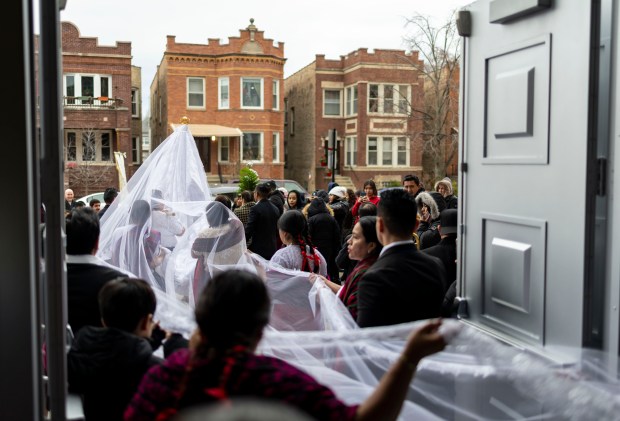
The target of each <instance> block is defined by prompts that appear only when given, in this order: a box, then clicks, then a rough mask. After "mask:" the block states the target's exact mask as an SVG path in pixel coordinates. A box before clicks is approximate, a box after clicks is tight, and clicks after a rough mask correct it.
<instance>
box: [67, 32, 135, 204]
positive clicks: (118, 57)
mask: <svg viewBox="0 0 620 421" xmlns="http://www.w3.org/2000/svg"><path fill="white" fill-rule="evenodd" d="M61 26H62V73H63V93H62V95H63V110H64V117H63V120H64V132H63V136H64V139H63V141H64V154H65V155H64V157H65V163H66V164H65V186H67V187H70V188H72V189H73V190H74V192H75V194H76V196H77V197H79V196H81V195H86V194H88V193H92V192H97V191H103V190H104V189H105V188H106V187H110V186H117V187H118V186H119V172H118V171H117V165H116V163H115V152H121V153H123V161H124V162H122V167H123V168H124V171H125V173H126V176H127V178H129V177H131V175H132V174H133V173H134V172H135V171H136V170H137V167H138V162H137V161H136V162H134V161H133V160H132V158H131V157H132V138H133V137H135V136H137V137H138V138H140V137H141V127H140V126H139V124H138V125H134V124H133V122H134V120H136V119H137V121H138V122H139V120H140V111H139V109H140V107H139V103H140V100H139V91H140V68H139V67H132V65H131V43H130V42H117V43H116V45H115V46H102V45H99V43H98V40H97V38H88V37H80V33H79V30H78V28H77V27H76V26H75V25H74V24H72V23H69V22H62V24H61ZM134 101H135V107H134ZM134 111H135V112H136V114H135V115H134V114H133V112H134ZM120 164H121V163H119V165H120Z"/></svg>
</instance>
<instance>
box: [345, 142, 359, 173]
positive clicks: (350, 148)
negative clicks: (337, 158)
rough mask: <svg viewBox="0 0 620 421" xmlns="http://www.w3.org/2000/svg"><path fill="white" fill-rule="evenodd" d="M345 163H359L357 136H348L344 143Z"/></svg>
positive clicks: (347, 164)
mask: <svg viewBox="0 0 620 421" xmlns="http://www.w3.org/2000/svg"><path fill="white" fill-rule="evenodd" d="M344 165H346V166H347V167H351V166H355V165H357V137H356V136H348V137H347V138H345V143H344Z"/></svg>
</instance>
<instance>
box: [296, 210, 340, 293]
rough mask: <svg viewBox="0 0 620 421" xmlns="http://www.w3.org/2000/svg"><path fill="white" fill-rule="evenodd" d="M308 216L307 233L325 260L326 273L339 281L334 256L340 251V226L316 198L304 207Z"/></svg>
mask: <svg viewBox="0 0 620 421" xmlns="http://www.w3.org/2000/svg"><path fill="white" fill-rule="evenodd" d="M304 211H305V212H306V213H307V218H308V234H309V235H310V240H311V241H312V244H313V245H314V246H315V247H316V248H317V249H319V251H320V252H321V254H322V255H323V257H324V258H325V261H326V262H327V274H328V275H329V277H330V279H331V280H332V281H333V282H338V281H339V276H338V274H339V271H338V266H336V256H337V255H338V252H339V251H340V226H339V225H338V222H336V219H335V218H334V217H333V216H332V214H331V213H330V211H329V209H328V208H327V206H326V205H325V202H324V201H323V199H320V198H316V199H314V200H313V201H312V202H310V204H309V205H307V206H306V207H305V208H304Z"/></svg>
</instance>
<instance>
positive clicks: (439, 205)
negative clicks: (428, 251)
mask: <svg viewBox="0 0 620 421" xmlns="http://www.w3.org/2000/svg"><path fill="white" fill-rule="evenodd" d="M415 202H416V204H417V206H418V214H419V215H420V226H419V227H418V238H419V240H420V250H424V249H425V248H428V247H432V246H434V245H435V244H438V243H439V242H440V241H441V235H440V234H439V231H437V227H438V226H439V224H440V219H439V218H440V215H441V211H442V210H444V209H445V207H446V204H445V202H444V200H443V196H442V195H441V194H439V193H438V192H430V193H427V192H422V193H420V194H419V195H418V196H417V197H416V198H415Z"/></svg>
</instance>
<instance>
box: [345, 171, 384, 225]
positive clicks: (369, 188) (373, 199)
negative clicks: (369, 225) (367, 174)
mask: <svg viewBox="0 0 620 421" xmlns="http://www.w3.org/2000/svg"><path fill="white" fill-rule="evenodd" d="M364 192H365V193H366V194H365V195H364V196H360V197H359V198H358V199H357V202H355V205H353V209H351V215H353V217H354V218H355V224H356V223H357V221H358V220H359V219H360V217H359V214H358V211H359V208H360V206H361V205H362V203H366V202H370V203H372V204H373V205H375V206H377V204H378V203H379V196H378V195H377V185H376V184H375V182H374V181H372V180H366V181H365V182H364Z"/></svg>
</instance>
